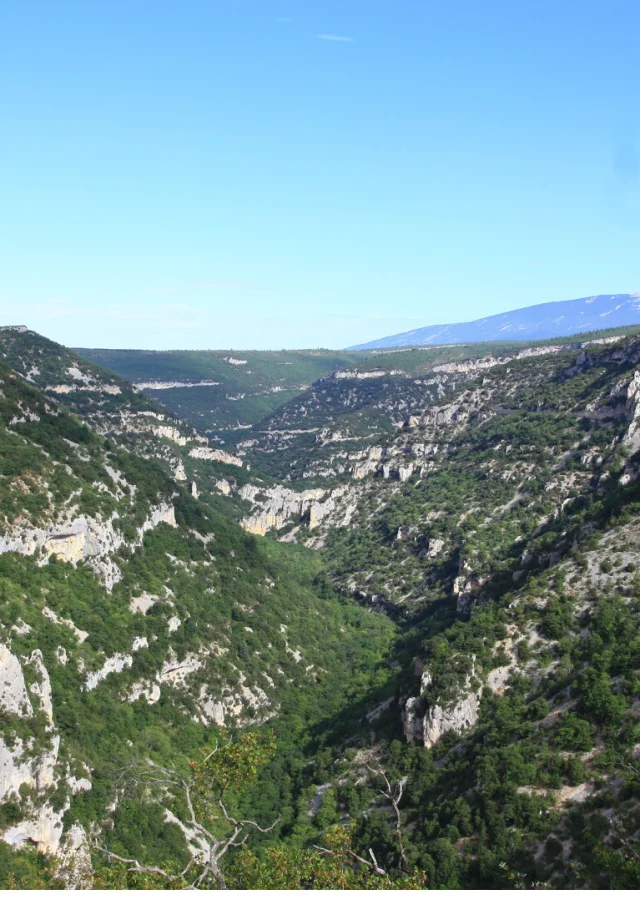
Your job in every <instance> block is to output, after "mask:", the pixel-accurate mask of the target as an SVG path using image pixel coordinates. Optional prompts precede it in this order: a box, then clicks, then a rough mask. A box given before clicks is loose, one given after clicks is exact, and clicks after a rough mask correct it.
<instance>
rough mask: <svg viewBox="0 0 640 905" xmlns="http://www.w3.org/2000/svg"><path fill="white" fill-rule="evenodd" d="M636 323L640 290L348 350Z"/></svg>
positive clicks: (541, 335)
mask: <svg viewBox="0 0 640 905" xmlns="http://www.w3.org/2000/svg"><path fill="white" fill-rule="evenodd" d="M638 323H640V292H631V293H624V294H621V295H593V296H587V297H586V298H581V299H570V300H569V301H565V302H546V303H544V304H542V305H530V306H529V307H527V308H517V309H515V310H514V311H506V312H505V313H504V314H494V315H492V316H491V317H483V318H480V319H479V320H475V321H467V322H466V323H462V324H439V325H435V326H430V327H420V328H419V329H417V330H409V331H408V332H407V333H396V334H395V335H393V336H384V337H382V338H381V339H375V340H371V342H368V343H362V344H360V345H358V346H350V347H349V349H348V351H356V350H361V349H392V348H397V347H401V346H430V345H432V346H441V345H445V344H447V343H468V342H484V341H491V340H497V339H523V340H533V339H551V338H553V337H556V336H570V335H571V334H574V333H587V332H590V331H591V330H603V329H606V328H609V327H630V326H632V325H634V324H638Z"/></svg>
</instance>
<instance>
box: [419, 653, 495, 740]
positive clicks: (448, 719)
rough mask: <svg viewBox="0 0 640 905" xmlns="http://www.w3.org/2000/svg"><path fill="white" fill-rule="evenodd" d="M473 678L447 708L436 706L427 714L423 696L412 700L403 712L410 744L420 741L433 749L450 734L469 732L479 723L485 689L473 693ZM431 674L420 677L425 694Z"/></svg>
mask: <svg viewBox="0 0 640 905" xmlns="http://www.w3.org/2000/svg"><path fill="white" fill-rule="evenodd" d="M471 678H472V677H471V676H468V677H467V680H466V683H465V686H466V687H465V689H464V690H463V691H462V696H461V697H459V698H458V700H457V701H456V702H454V703H453V704H451V705H447V706H445V707H443V706H441V705H440V704H438V703H436V704H433V705H432V706H431V707H429V708H427V709H426V711H425V707H424V702H423V700H422V697H414V698H408V699H407V701H406V703H405V706H404V711H403V715H402V718H403V724H404V732H405V738H406V739H407V741H408V742H411V741H414V740H419V741H421V742H422V744H423V745H424V747H425V748H433V746H434V745H435V744H437V742H439V741H440V739H441V738H442V736H443V735H445V733H447V732H465V731H466V730H468V729H471V728H472V727H473V726H475V724H476V723H477V722H478V716H479V713H480V700H481V697H482V688H480V689H479V690H478V691H471V690H469V686H470V684H471ZM432 682H433V677H432V675H431V673H430V672H428V671H423V672H422V674H421V677H420V692H421V694H422V693H423V692H424V691H425V690H426V689H427V688H428V687H429V686H430V685H431V684H432Z"/></svg>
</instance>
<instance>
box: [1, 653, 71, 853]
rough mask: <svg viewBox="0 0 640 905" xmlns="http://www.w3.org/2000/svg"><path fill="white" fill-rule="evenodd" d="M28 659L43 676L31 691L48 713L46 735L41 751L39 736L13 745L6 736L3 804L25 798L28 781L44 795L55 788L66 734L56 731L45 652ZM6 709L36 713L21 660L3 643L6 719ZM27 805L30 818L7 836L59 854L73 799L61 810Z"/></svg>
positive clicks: (4, 836)
mask: <svg viewBox="0 0 640 905" xmlns="http://www.w3.org/2000/svg"><path fill="white" fill-rule="evenodd" d="M24 662H25V663H28V664H29V665H30V666H31V667H32V668H33V669H35V670H36V672H37V673H38V674H39V680H38V681H37V682H33V683H32V685H31V687H30V692H31V694H32V695H33V698H34V700H37V702H38V706H39V709H41V710H42V711H43V712H44V714H45V716H46V723H47V728H46V735H45V739H44V740H43V739H40V740H39V745H38V749H37V753H36V751H35V750H34V745H33V739H29V740H27V741H26V742H24V741H23V740H22V739H20V738H15V739H14V741H13V742H9V743H7V742H5V741H4V739H0V802H1V801H3V800H5V799H7V798H11V797H13V798H18V799H20V798H21V795H20V788H21V787H22V786H24V785H26V786H28V787H30V788H31V789H33V790H34V791H35V792H36V793H38V794H39V793H42V792H46V791H47V790H49V789H53V788H54V787H55V786H56V782H57V780H56V772H55V770H56V766H57V764H58V755H59V751H60V736H59V735H57V734H56V730H55V726H54V724H53V710H52V706H51V682H50V680H49V674H48V672H47V670H46V668H45V666H44V662H43V659H42V653H41V651H39V650H34V651H32V653H31V654H30V655H29V656H28V657H26V658H24ZM3 713H13V714H14V715H17V716H21V717H28V716H31V715H32V714H33V706H32V702H31V701H30V700H29V695H28V693H27V689H26V683H25V678H24V673H23V671H22V665H21V663H20V660H19V659H18V658H17V657H16V656H15V655H14V654H12V653H11V651H9V650H8V648H6V647H5V646H4V645H0V720H1V719H2V714H3ZM22 804H23V807H24V808H25V809H26V810H27V816H26V817H25V819H24V820H22V821H20V823H18V824H16V825H14V826H10V827H8V828H7V829H5V830H4V832H3V834H2V837H1V838H2V840H3V841H4V842H7V843H9V845H12V846H20V845H23V844H24V843H25V842H27V841H30V842H33V843H34V844H35V845H36V846H37V847H38V850H39V851H42V852H45V853H49V854H50V853H53V852H55V851H56V849H57V846H58V843H59V841H60V836H61V835H62V815H63V813H64V811H65V810H66V808H67V807H68V806H69V805H68V802H67V804H66V805H65V807H64V808H63V810H62V811H60V812H56V811H54V810H53V809H52V808H51V807H50V806H49V805H48V804H46V803H44V804H42V803H39V804H33V803H31V801H30V800H28V799H26V800H24V801H23V802H22Z"/></svg>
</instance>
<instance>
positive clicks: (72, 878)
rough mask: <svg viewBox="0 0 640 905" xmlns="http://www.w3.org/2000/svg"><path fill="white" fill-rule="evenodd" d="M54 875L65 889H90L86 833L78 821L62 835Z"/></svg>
mask: <svg viewBox="0 0 640 905" xmlns="http://www.w3.org/2000/svg"><path fill="white" fill-rule="evenodd" d="M56 860H57V864H56V871H55V876H56V878H57V879H58V880H62V882H63V883H64V888H65V889H91V888H92V876H93V867H92V864H91V850H90V848H89V842H88V840H87V834H86V833H85V831H84V828H83V827H81V826H80V824H79V823H76V824H74V825H73V826H72V827H71V828H70V829H69V830H68V831H67V832H66V833H65V836H64V839H63V840H62V844H61V845H60V847H59V849H58V852H57V859H56Z"/></svg>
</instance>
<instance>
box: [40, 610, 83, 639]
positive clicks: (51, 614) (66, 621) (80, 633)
mask: <svg viewBox="0 0 640 905" xmlns="http://www.w3.org/2000/svg"><path fill="white" fill-rule="evenodd" d="M42 615H43V616H46V617H47V619H50V620H51V621H52V622H55V623H56V625H66V626H67V628H70V629H71V631H72V632H73V633H74V635H75V636H76V638H77V639H78V641H79V642H80V644H82V642H83V641H86V640H87V638H88V637H89V632H83V631H82V629H80V628H78V627H77V626H76V625H74V623H73V622H72V621H71V619H61V618H60V617H59V616H58V615H57V614H56V613H54V612H53V610H51V609H49V607H48V606H45V607H43V608H42Z"/></svg>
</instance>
